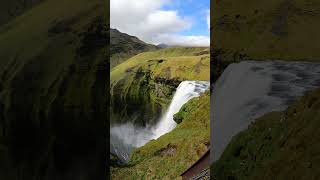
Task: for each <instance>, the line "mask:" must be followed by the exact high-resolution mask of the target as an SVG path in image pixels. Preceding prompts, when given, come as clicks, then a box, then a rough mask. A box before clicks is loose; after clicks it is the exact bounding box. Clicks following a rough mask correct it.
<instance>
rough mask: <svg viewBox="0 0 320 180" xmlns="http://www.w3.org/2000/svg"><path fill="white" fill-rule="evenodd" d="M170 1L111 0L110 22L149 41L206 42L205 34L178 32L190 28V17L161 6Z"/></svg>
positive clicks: (197, 43)
mask: <svg viewBox="0 0 320 180" xmlns="http://www.w3.org/2000/svg"><path fill="white" fill-rule="evenodd" d="M170 3H172V2H170V0H138V1H135V0H111V2H110V5H111V19H110V26H111V28H116V29H118V30H119V31H121V32H124V33H127V34H130V35H133V36H137V37H139V38H140V39H141V40H143V41H145V42H148V43H154V44H159V43H165V44H168V45H180V46H183V45H184V46H209V41H210V40H209V41H208V37H205V36H182V35H178V34H177V33H178V32H180V31H183V30H187V29H189V28H191V27H192V21H191V20H190V19H189V18H186V17H181V16H180V15H179V14H178V12H177V11H173V10H162V9H161V8H162V7H163V6H164V5H169V4H170ZM205 43H206V44H205ZM200 44H201V45H200Z"/></svg>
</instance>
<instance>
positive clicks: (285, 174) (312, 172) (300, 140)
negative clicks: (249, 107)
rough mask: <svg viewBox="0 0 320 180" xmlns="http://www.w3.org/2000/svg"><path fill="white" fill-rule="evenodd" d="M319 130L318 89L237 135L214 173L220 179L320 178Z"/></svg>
mask: <svg viewBox="0 0 320 180" xmlns="http://www.w3.org/2000/svg"><path fill="white" fill-rule="evenodd" d="M319 128H320V90H316V91H314V92H310V93H308V94H306V95H305V96H304V97H302V98H300V99H299V100H298V101H297V102H296V103H295V104H293V105H291V106H290V107H289V108H288V109H287V110H285V111H283V112H272V113H269V114H266V115H264V116H263V117H261V118H259V119H257V120H256V121H255V122H254V123H253V124H252V125H250V127H249V128H248V129H247V130H245V131H243V132H241V133H239V134H238V135H236V136H235V137H234V138H233V139H232V141H231V142H230V144H229V145H228V146H227V148H226V150H225V151H224V153H223V154H222V156H221V158H220V159H219V160H218V161H217V162H216V163H214V164H213V165H212V166H211V173H212V174H213V175H214V176H215V179H219V180H224V179H226V180H227V179H234V180H251V179H252V180H254V179H261V180H272V179H317V178H318V177H319V176H320V173H319V172H320V171H319V170H320V169H319V167H320V154H319V152H320V144H319V141H320V135H319V133H318V131H319Z"/></svg>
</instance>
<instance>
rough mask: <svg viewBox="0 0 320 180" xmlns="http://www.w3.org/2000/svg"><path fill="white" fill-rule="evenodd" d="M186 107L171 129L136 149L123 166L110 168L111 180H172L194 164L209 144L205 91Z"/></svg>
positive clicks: (208, 99) (208, 104)
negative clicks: (179, 121) (179, 119)
mask: <svg viewBox="0 0 320 180" xmlns="http://www.w3.org/2000/svg"><path fill="white" fill-rule="evenodd" d="M186 106H187V107H188V109H189V110H190V111H189V112H188V116H186V117H185V118H184V119H183V121H182V122H181V123H180V124H178V125H177V127H176V128H175V129H174V130H172V131H171V132H170V133H167V134H165V135H163V136H161V137H160V138H159V139H157V140H152V141H150V142H149V143H147V144H146V145H144V146H143V147H141V148H138V149H136V150H135V151H134V152H133V154H132V158H131V160H130V162H129V164H127V165H126V166H124V167H118V168H111V174H112V179H176V178H179V176H180V174H181V173H182V172H184V171H185V170H186V169H187V168H189V166H191V165H192V164H193V163H194V162H196V161H197V160H198V159H199V158H200V157H201V156H202V155H203V153H204V152H205V151H206V150H207V145H208V144H209V142H210V96H209V92H206V93H205V94H203V95H201V96H200V97H198V98H194V99H192V100H190V101H189V102H188V103H187V104H186ZM170 149H175V150H173V151H174V152H173V153H170V152H169V150H170Z"/></svg>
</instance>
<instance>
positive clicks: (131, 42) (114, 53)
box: [110, 29, 159, 68]
mask: <svg viewBox="0 0 320 180" xmlns="http://www.w3.org/2000/svg"><path fill="white" fill-rule="evenodd" d="M157 49H159V48H158V47H157V46H155V45H151V44H147V43H145V42H143V41H141V40H140V39H138V38H137V37H134V36H130V35H128V34H125V33H121V32H120V31H118V30H117V29H110V57H111V58H110V67H111V68H113V67H115V66H116V65H118V64H121V63H122V62H123V61H125V60H127V59H129V58H130V57H132V56H134V55H137V54H139V53H141V52H147V51H154V50H157Z"/></svg>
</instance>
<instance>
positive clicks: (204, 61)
mask: <svg viewBox="0 0 320 180" xmlns="http://www.w3.org/2000/svg"><path fill="white" fill-rule="evenodd" d="M209 61H210V55H209V48H166V49H161V50H157V51H153V52H146V53H141V54H138V55H136V56H134V57H132V58H130V59H128V60H127V61H125V62H124V63H122V64H120V65H118V66H116V67H114V68H113V69H112V71H111V76H110V81H111V89H110V93H111V98H112V99H111V102H112V107H114V108H113V110H112V112H115V113H116V114H121V115H122V116H128V117H129V118H130V117H131V118H130V119H131V120H132V115H133V114H135V115H136V116H138V117H137V118H136V119H137V121H139V122H137V123H139V124H142V125H145V124H146V123H152V122H153V121H156V120H157V119H154V120H152V119H151V120H149V122H145V121H144V120H143V119H145V118H143V117H142V116H148V115H145V114H146V113H147V114H149V113H150V116H151V115H152V116H151V117H157V115H156V114H160V113H161V109H162V108H163V107H165V106H167V105H168V103H169V101H170V100H171V98H172V95H173V92H174V91H175V89H176V88H177V87H178V85H179V83H180V82H181V81H183V80H209V79H210V62H209ZM137 113H140V115H137ZM148 117H149V116H148ZM111 119H112V120H115V119H117V118H111ZM121 119H122V120H123V119H125V118H121ZM149 119H150V118H149Z"/></svg>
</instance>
